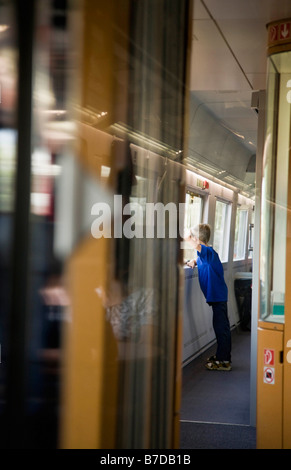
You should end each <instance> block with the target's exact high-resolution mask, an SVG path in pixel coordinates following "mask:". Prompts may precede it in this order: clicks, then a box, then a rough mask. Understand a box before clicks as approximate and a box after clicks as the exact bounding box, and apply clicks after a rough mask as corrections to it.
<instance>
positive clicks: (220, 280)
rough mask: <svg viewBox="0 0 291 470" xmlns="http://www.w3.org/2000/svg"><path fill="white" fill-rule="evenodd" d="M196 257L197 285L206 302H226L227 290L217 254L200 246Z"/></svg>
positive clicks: (206, 247)
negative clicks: (198, 284)
mask: <svg viewBox="0 0 291 470" xmlns="http://www.w3.org/2000/svg"><path fill="white" fill-rule="evenodd" d="M197 255H198V256H197V260H196V261H197V267H198V277H199V283H200V287H201V290H202V292H203V294H204V296H205V299H206V302H224V301H227V299H228V289H227V285H226V283H225V280H224V272H223V266H222V264H221V261H220V259H219V256H218V254H217V253H216V251H215V250H214V249H213V248H212V247H211V246H205V245H201V252H199V251H197Z"/></svg>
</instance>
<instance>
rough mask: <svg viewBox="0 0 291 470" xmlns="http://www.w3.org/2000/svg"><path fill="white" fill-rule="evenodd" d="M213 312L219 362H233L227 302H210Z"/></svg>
mask: <svg viewBox="0 0 291 470" xmlns="http://www.w3.org/2000/svg"><path fill="white" fill-rule="evenodd" d="M209 305H211V307H212V311H213V329H214V332H215V336H216V340H217V350H216V358H217V360H218V361H231V333H230V325H229V319H228V314H227V302H209Z"/></svg>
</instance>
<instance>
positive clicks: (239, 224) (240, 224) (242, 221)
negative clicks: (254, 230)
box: [233, 207, 248, 261]
mask: <svg viewBox="0 0 291 470" xmlns="http://www.w3.org/2000/svg"><path fill="white" fill-rule="evenodd" d="M247 225H248V211H247V210H246V209H241V208H240V207H238V209H237V211H236V219H235V235H234V251H233V259H234V260H236V261H237V260H241V259H245V255H246V239H247Z"/></svg>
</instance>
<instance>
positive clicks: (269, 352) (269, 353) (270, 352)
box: [264, 349, 275, 366]
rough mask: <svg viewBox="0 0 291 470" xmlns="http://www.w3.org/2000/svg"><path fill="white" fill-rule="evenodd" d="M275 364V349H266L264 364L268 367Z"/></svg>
mask: <svg viewBox="0 0 291 470" xmlns="http://www.w3.org/2000/svg"><path fill="white" fill-rule="evenodd" d="M274 362H275V351H274V349H264V364H266V365H267V366H273V365H274Z"/></svg>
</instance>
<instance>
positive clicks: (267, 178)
mask: <svg viewBox="0 0 291 470" xmlns="http://www.w3.org/2000/svg"><path fill="white" fill-rule="evenodd" d="M288 28H290V21H288V20H286V21H285V20H282V21H280V22H275V23H271V24H270V25H268V32H269V43H268V83H267V94H266V100H267V105H266V109H267V115H266V124H265V128H266V130H265V147H264V156H263V168H262V218H261V263H260V315H259V322H258V362H257V368H258V370H257V446H258V448H269V449H270V448H277V449H279V448H290V445H291V433H290V429H291V426H290V416H291V414H290V399H289V397H290V387H291V368H290V363H291V361H290V337H291V312H290V301H291V298H290V291H289V286H290V281H291V278H290V275H291V271H290V227H291V226H290V203H291V200H290V194H291V192H290V185H291V179H290V175H291V173H290V169H291V166H290V132H291V131H290V128H291V119H290V114H291V113H290V103H291V99H290V89H291V68H290V54H291V44H290V35H289V34H285V33H284V31H286V30H288V31H289V29H288Z"/></svg>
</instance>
